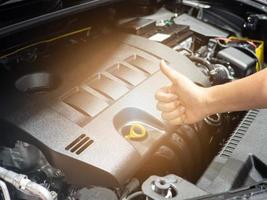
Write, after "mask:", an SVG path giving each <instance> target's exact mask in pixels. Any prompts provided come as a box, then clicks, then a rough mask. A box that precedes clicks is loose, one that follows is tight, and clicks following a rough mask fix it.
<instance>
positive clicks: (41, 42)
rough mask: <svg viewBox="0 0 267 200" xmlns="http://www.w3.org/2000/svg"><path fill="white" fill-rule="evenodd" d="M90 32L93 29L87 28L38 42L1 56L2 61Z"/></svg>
mask: <svg viewBox="0 0 267 200" xmlns="http://www.w3.org/2000/svg"><path fill="white" fill-rule="evenodd" d="M90 30H91V27H86V28H83V29H79V30H76V31H73V32H69V33H66V34H63V35H59V36H57V37H54V38H49V39H47V40H41V41H39V42H36V43H33V44H30V45H27V46H24V47H21V48H19V49H16V50H15V51H12V52H10V53H7V54H5V55H2V56H0V60H2V59H4V58H7V57H9V56H12V55H14V54H17V53H19V52H21V51H23V50H26V49H29V48H32V47H35V46H38V45H41V44H46V43H51V42H54V41H56V40H59V39H63V38H66V37H69V36H72V35H76V34H78V33H82V32H85V31H90Z"/></svg>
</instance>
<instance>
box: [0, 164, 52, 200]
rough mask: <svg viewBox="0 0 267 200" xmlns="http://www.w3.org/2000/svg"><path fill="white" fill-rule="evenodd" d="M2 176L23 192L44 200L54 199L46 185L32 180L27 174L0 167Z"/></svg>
mask: <svg viewBox="0 0 267 200" xmlns="http://www.w3.org/2000/svg"><path fill="white" fill-rule="evenodd" d="M0 178H1V179H3V180H4V181H6V182H8V183H10V184H12V185H13V186H15V187H16V188H17V189H18V190H20V191H22V192H23V193H26V194H31V195H33V196H36V197H39V198H40V199H42V200H54V198H53V197H52V195H51V193H50V192H49V191H48V190H47V189H46V188H45V187H43V186H41V185H40V184H37V183H35V182H33V181H31V180H30V179H28V177H27V176H26V175H23V174H17V173H15V172H13V171H11V170H7V169H5V168H3V167H0Z"/></svg>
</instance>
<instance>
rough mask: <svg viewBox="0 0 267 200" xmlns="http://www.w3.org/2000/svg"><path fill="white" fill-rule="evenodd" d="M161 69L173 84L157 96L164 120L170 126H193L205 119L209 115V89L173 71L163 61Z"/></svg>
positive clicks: (158, 92)
mask: <svg viewBox="0 0 267 200" xmlns="http://www.w3.org/2000/svg"><path fill="white" fill-rule="evenodd" d="M160 68H161V71H162V72H163V73H164V74H165V75H166V76H167V77H168V78H169V79H170V81H171V82H172V84H171V85H169V86H166V87H163V88H161V89H159V90H158V91H157V92H156V95H155V97H156V99H157V100H158V104H157V109H158V110H159V111H161V113H162V114H161V116H162V119H164V120H165V121H166V122H167V123H169V124H170V125H181V124H193V123H195V122H198V121H200V120H202V119H203V118H205V117H206V116H207V115H208V111H207V108H208V105H207V100H206V95H207V94H206V93H207V91H206V90H207V89H205V88H203V87H200V86H198V85H196V84H195V83H194V82H192V81H191V80H190V79H188V78H187V77H185V76H184V75H182V74H180V73H179V72H177V71H175V70H173V69H171V68H170V67H169V66H168V65H167V64H166V63H165V61H161V64H160Z"/></svg>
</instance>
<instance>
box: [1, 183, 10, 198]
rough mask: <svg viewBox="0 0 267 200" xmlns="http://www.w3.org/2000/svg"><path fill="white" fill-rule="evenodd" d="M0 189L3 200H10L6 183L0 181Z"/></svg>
mask: <svg viewBox="0 0 267 200" xmlns="http://www.w3.org/2000/svg"><path fill="white" fill-rule="evenodd" d="M0 188H1V190H2V193H3V195H4V200H11V199H10V194H9V191H8V189H7V186H6V183H5V182H4V181H1V180H0Z"/></svg>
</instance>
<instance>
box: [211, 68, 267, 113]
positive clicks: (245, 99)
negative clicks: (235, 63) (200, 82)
mask: <svg viewBox="0 0 267 200" xmlns="http://www.w3.org/2000/svg"><path fill="white" fill-rule="evenodd" d="M207 107H208V108H207V112H208V114H214V113H221V112H230V111H239V110H248V109H251V108H267V69H265V70H262V71H260V72H258V73H256V74H254V75H251V76H249V77H246V78H243V79H240V80H237V81H234V82H231V83H227V84H224V85H218V86H214V87H211V88H208V89H207Z"/></svg>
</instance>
